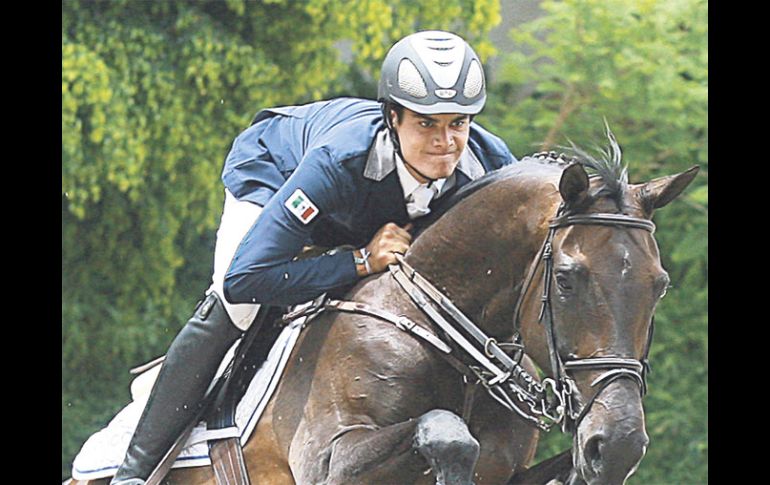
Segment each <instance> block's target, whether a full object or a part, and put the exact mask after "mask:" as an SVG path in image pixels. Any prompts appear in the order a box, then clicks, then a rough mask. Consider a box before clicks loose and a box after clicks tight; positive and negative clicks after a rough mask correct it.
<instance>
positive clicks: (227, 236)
mask: <svg viewBox="0 0 770 485" xmlns="http://www.w3.org/2000/svg"><path fill="white" fill-rule="evenodd" d="M261 213H262V207H261V206H259V205H257V204H254V203H252V202H247V201H239V200H238V199H236V198H235V196H233V194H231V193H230V191H229V190H227V189H225V207H224V209H223V210H222V220H221V222H220V223H219V229H218V230H217V244H216V248H215V249H214V274H213V275H212V277H211V281H212V282H211V286H210V287H209V289H208V290H207V291H206V294H207V295H208V294H209V293H211V292H212V291H214V292H216V293H217V295H218V296H219V299H220V300H222V304H223V305H224V307H225V309H226V310H227V314H228V315H229V316H230V319H231V320H232V321H233V323H234V324H235V326H236V327H238V328H239V329H241V330H246V329H248V328H249V326H250V325H251V322H252V321H253V320H254V317H255V316H256V315H257V311H258V310H259V304H256V303H243V304H237V305H234V304H231V303H228V302H227V300H225V297H224V291H223V285H224V281H225V273H227V269H228V268H229V267H230V262H231V261H232V260H233V257H234V256H235V252H236V251H237V250H238V246H240V244H241V240H243V238H244V236H246V233H247V232H248V231H249V229H251V226H253V225H254V222H256V220H257V218H258V217H259V214H261Z"/></svg>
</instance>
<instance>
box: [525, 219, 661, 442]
mask: <svg viewBox="0 0 770 485" xmlns="http://www.w3.org/2000/svg"><path fill="white" fill-rule="evenodd" d="M563 211H564V206H563V204H562V205H561V206H560V207H559V210H558V211H557V214H556V217H555V218H554V219H552V220H551V222H550V224H549V231H548V236H547V237H546V239H545V242H544V243H543V245H542V247H541V249H540V251H539V252H538V257H537V258H536V259H535V261H534V263H533V264H532V266H531V267H530V270H529V273H528V275H527V279H526V280H525V284H524V286H523V287H522V291H521V293H520V295H519V300H518V302H517V303H516V308H515V311H514V330H515V334H514V342H516V343H519V344H520V343H521V335H520V330H521V320H520V312H521V306H522V302H523V300H524V296H525V295H526V293H527V292H528V290H529V288H530V287H531V285H532V283H533V281H534V275H535V273H536V271H537V268H538V267H539V266H540V265H541V264H543V265H544V268H543V295H542V297H541V308H540V315H539V317H538V321H539V322H540V323H542V324H543V326H544V328H545V331H546V337H547V343H548V354H549V358H550V362H551V371H552V373H553V377H551V378H547V379H545V380H544V384H545V383H547V384H549V385H550V386H551V388H552V389H553V390H554V392H555V395H556V397H557V399H558V404H557V405H556V408H557V409H556V416H554V417H555V418H556V421H557V422H561V425H562V429H563V430H565V431H566V430H567V429H570V430H575V429H577V426H579V424H580V422H581V421H582V419H583V417H585V415H586V414H587V413H588V411H589V410H590V408H591V405H592V404H593V402H594V400H595V399H596V398H597V397H598V396H599V395H600V394H601V392H602V391H603V390H604V389H605V388H606V387H607V386H608V385H609V384H610V383H612V382H614V381H615V380H617V379H621V378H626V379H631V380H633V381H634V382H636V383H637V384H638V385H639V390H640V394H641V395H642V396H644V395H645V394H646V392H647V374H648V372H649V369H650V366H649V361H648V355H649V350H650V344H651V341H652V332H653V321H651V322H650V328H649V332H648V335H647V342H646V345H645V349H644V354H643V357H642V359H641V360H636V359H629V358H625V357H619V356H602V357H593V358H584V359H571V360H568V361H564V360H562V358H561V356H560V355H559V352H558V345H557V342H556V334H555V330H554V320H553V306H552V303H551V280H552V277H553V247H552V245H553V238H554V235H555V234H556V231H557V230H558V229H560V228H564V227H570V226H574V225H599V226H611V227H619V228H630V229H643V230H645V231H648V232H650V233H651V234H652V233H654V232H655V224H654V223H653V222H652V221H649V220H647V219H640V218H636V217H631V216H627V215H624V214H605V213H595V214H580V215H563V214H562V213H563ZM595 370H604V372H603V373H602V374H600V375H599V377H597V378H596V379H594V381H593V382H591V387H598V389H597V391H596V392H595V393H594V395H593V396H592V397H591V398H590V400H588V401H587V402H586V403H585V404H583V405H582V407H581V406H580V405H579V403H578V401H577V399H576V398H577V386H576V385H575V381H574V379H572V378H571V377H570V375H569V374H570V373H571V372H572V373H574V372H582V371H595ZM553 404H556V402H555V401H554V403H552V406H553ZM549 417H550V416H549Z"/></svg>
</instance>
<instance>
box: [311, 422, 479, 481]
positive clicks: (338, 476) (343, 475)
mask: <svg viewBox="0 0 770 485" xmlns="http://www.w3.org/2000/svg"><path fill="white" fill-rule="evenodd" d="M327 450H328V452H327V453H326V455H327V457H328V459H327V462H326V464H324V463H321V464H319V465H320V466H321V467H323V468H326V469H325V470H323V469H319V468H318V466H319V465H316V466H315V467H313V465H311V464H308V466H305V464H306V463H307V462H304V463H299V464H298V470H297V472H298V481H299V482H304V481H305V480H303V478H302V477H306V478H308V479H309V482H310V483H318V482H319V481H320V482H323V483H325V484H328V485H332V484H349V483H377V484H383V485H385V484H399V485H401V484H407V483H415V482H417V481H418V480H420V479H425V478H428V474H429V471H432V474H430V475H431V476H435V479H430V482H431V483H438V484H441V485H469V484H470V483H471V477H472V475H473V468H474V466H475V464H476V460H477V459H478V456H479V443H478V441H476V439H475V438H473V436H471V434H470V432H469V431H468V427H467V426H466V425H465V423H464V422H463V420H462V419H461V418H460V417H458V416H457V415H455V414H454V413H451V412H449V411H445V410H441V409H437V410H433V411H429V412H427V413H425V414H423V415H422V416H420V417H418V418H416V419H411V420H409V421H405V422H402V423H397V424H394V425H391V426H387V427H385V428H381V429H377V430H372V429H360V428H358V429H354V430H352V431H348V432H346V433H344V434H342V435H341V436H339V437H338V438H337V439H335V440H334V441H333V443H332V445H331V446H330V447H328V448H327ZM308 467H310V468H308ZM311 468H312V469H311ZM423 477H424V478H423ZM319 478H320V480H319Z"/></svg>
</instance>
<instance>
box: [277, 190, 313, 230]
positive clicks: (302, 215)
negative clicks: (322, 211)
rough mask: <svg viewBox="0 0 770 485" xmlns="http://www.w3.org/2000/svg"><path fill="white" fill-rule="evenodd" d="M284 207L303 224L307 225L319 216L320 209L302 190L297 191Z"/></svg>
mask: <svg viewBox="0 0 770 485" xmlns="http://www.w3.org/2000/svg"><path fill="white" fill-rule="evenodd" d="M284 205H285V206H286V207H287V208H288V209H289V210H290V211H291V213H292V214H294V216H295V217H296V218H297V219H299V220H300V221H301V222H302V223H303V224H307V223H308V222H310V221H312V220H313V218H314V217H315V216H316V215H318V207H316V206H315V204H313V202H311V201H310V198H309V197H308V196H307V195H305V193H304V192H302V189H297V190H295V191H294V193H293V194H291V197H289V198H288V199H287V200H286V203H285V204H284Z"/></svg>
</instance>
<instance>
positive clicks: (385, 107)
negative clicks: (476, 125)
mask: <svg viewBox="0 0 770 485" xmlns="http://www.w3.org/2000/svg"><path fill="white" fill-rule="evenodd" d="M404 109H405V108H404V107H403V106H401V105H400V104H398V103H396V102H395V101H390V100H386V101H383V102H382V115H383V116H387V118H386V124H387V125H388V126H390V110H393V111H395V112H396V120H397V121H398V123H401V119H402V118H403V117H404ZM474 116H476V115H468V121H473V117H474Z"/></svg>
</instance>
